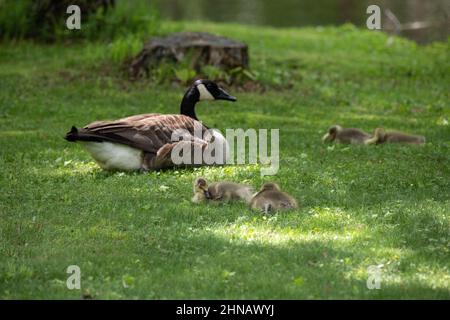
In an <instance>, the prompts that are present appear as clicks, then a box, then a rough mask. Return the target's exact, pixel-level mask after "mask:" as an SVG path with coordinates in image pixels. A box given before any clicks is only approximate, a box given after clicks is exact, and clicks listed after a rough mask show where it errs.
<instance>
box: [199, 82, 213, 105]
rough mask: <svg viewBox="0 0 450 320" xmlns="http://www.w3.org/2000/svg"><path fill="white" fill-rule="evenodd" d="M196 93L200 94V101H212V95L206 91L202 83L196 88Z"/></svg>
mask: <svg viewBox="0 0 450 320" xmlns="http://www.w3.org/2000/svg"><path fill="white" fill-rule="evenodd" d="M197 89H198V91H199V92H200V99H199V100H200V101H202V100H214V97H213V95H212V94H211V93H210V92H209V91H208V89H206V87H205V85H204V84H203V83H201V84H199V85H198V86H197Z"/></svg>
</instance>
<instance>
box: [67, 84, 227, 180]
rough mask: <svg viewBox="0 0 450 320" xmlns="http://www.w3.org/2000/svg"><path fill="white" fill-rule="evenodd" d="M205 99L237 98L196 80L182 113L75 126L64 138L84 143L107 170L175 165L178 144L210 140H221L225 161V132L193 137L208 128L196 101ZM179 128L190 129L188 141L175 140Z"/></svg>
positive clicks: (207, 141)
mask: <svg viewBox="0 0 450 320" xmlns="http://www.w3.org/2000/svg"><path fill="white" fill-rule="evenodd" d="M204 100H227V101H236V98H235V97H233V96H231V95H229V94H228V93H227V92H225V90H223V89H222V88H220V87H219V86H218V85H217V84H216V83H214V82H213V81H210V80H197V81H195V83H194V84H193V85H192V86H191V87H190V88H189V89H188V90H187V91H186V93H185V94H184V97H183V99H182V101H181V106H180V114H159V113H150V114H141V115H135V116H131V117H127V118H123V119H118V120H114V121H96V122H93V123H91V124H89V125H87V126H85V127H84V128H82V129H77V128H76V127H72V129H71V130H70V132H68V133H67V134H66V136H65V139H66V140H67V141H70V142H76V141H79V142H81V143H82V145H83V146H84V147H85V149H86V150H87V151H88V152H89V153H90V155H91V156H92V158H94V160H95V161H96V162H97V163H98V164H99V165H100V166H101V167H102V168H104V169H107V170H145V171H146V170H157V169H161V168H166V167H171V166H174V164H173V163H172V161H171V151H172V149H173V148H174V147H175V146H176V145H177V144H178V143H186V144H189V145H190V146H191V147H195V146H196V145H197V146H201V148H202V149H204V148H205V147H206V146H207V145H208V143H210V142H212V141H219V142H221V143H223V144H222V145H223V146H224V148H225V150H224V152H223V153H224V155H223V157H224V158H223V159H222V160H224V159H225V158H226V156H227V151H228V144H227V142H226V139H225V137H224V136H223V135H222V134H220V133H219V132H218V131H213V133H212V134H210V135H209V138H207V139H206V138H204V137H203V139H199V138H198V137H195V136H194V128H201V132H202V134H204V133H205V131H206V130H208V127H206V126H205V125H203V124H202V123H201V122H200V121H199V120H198V118H197V116H196V114H195V104H196V103H197V102H199V101H204ZM180 129H181V130H186V132H188V135H189V137H188V138H189V139H188V140H189V141H186V139H184V140H182V141H179V142H173V141H172V139H171V138H172V133H174V132H175V131H176V130H178V131H179V130H180ZM178 131H177V132H178ZM219 162H220V160H219ZM191 163H192V162H191ZM223 163H224V161H221V163H220V164H223Z"/></svg>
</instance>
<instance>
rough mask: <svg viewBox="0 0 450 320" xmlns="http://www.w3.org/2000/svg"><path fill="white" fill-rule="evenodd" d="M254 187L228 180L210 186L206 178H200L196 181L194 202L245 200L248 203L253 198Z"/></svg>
mask: <svg viewBox="0 0 450 320" xmlns="http://www.w3.org/2000/svg"><path fill="white" fill-rule="evenodd" d="M252 193H253V191H252V188H251V187H250V186H247V185H242V184H237V183H233V182H228V181H222V182H215V183H212V184H210V185H209V186H208V183H207V182H206V180H205V179H204V178H198V179H196V180H195V182H194V196H193V197H192V202H194V203H201V202H205V201H208V200H210V201H216V202H229V201H240V200H243V201H245V202H247V203H249V202H250V200H251V198H252Z"/></svg>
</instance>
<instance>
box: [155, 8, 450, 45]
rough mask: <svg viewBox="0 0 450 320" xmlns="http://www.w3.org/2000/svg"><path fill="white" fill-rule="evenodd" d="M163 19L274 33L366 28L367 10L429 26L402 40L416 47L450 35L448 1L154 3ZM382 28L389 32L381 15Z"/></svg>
mask: <svg viewBox="0 0 450 320" xmlns="http://www.w3.org/2000/svg"><path fill="white" fill-rule="evenodd" d="M154 3H155V4H156V6H157V8H158V9H159V11H160V12H161V15H162V16H163V17H164V18H169V19H173V20H207V21H216V22H237V23H244V24H251V25H267V26H274V27H302V26H319V25H340V24H343V23H346V22H351V23H353V24H355V25H358V26H365V23H366V19H367V16H368V15H367V14H366V8H367V7H368V6H369V5H371V4H377V5H379V6H380V7H381V8H382V10H383V9H389V10H391V11H392V12H393V13H394V14H395V16H396V17H397V18H398V20H399V21H400V22H401V23H402V24H405V23H411V22H428V23H431V24H432V25H431V26H428V27H426V28H421V29H419V30H408V31H402V32H401V33H400V34H401V35H402V36H406V37H408V38H410V39H413V40H416V41H417V42H420V43H427V42H431V41H435V40H446V39H447V37H448V36H449V34H450V32H449V31H450V25H449V16H450V1H449V0H384V1H383V0H381V1H375V0H314V1H311V0H277V1H273V0H245V1H243V0H215V1H211V0H189V1H185V0H155V1H154ZM382 25H383V28H384V29H385V30H386V31H387V30H390V29H393V27H394V26H393V24H392V22H391V21H390V20H389V19H388V18H387V17H386V16H385V15H383V17H382Z"/></svg>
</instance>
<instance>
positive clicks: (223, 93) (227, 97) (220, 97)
mask: <svg viewBox="0 0 450 320" xmlns="http://www.w3.org/2000/svg"><path fill="white" fill-rule="evenodd" d="M215 99H216V100H227V101H236V100H237V99H236V97H233V96H232V95H229V94H228V93H227V92H226V91H225V90H223V89H222V88H219V94H218V95H217V96H216V97H215Z"/></svg>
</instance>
